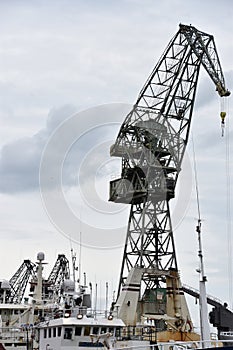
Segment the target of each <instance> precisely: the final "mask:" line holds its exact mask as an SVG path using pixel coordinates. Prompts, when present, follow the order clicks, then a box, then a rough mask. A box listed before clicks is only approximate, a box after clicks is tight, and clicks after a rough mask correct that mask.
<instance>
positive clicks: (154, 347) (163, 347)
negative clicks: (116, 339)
mask: <svg viewBox="0 0 233 350" xmlns="http://www.w3.org/2000/svg"><path fill="white" fill-rule="evenodd" d="M232 345H233V340H232V341H229V340H227V341H225V340H215V341H212V340H208V341H188V342H185V341H184V342H178V341H170V342H158V343H154V344H151V345H149V344H145V345H132V346H127V347H125V346H124V347H123V348H122V346H121V347H119V348H117V347H116V348H115V349H114V350H118V349H119V350H122V349H123V350H198V349H209V350H211V349H215V348H222V347H225V346H231V347H232Z"/></svg>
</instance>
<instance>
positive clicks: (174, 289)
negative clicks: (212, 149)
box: [110, 24, 230, 325]
mask: <svg viewBox="0 0 233 350" xmlns="http://www.w3.org/2000/svg"><path fill="white" fill-rule="evenodd" d="M201 66H204V68H205V70H206V71H207V73H208V74H209V76H210V78H211V79H212V81H213V82H214V84H215V87H216V90H217V92H218V94H219V95H220V96H221V97H224V96H229V95H230V92H229V91H228V90H227V89H226V87H225V81H224V76H223V73H222V69H221V65H220V61H219V57H218V54H217V51H216V46H215V42H214V38H213V36H212V35H209V34H206V33H203V32H201V31H199V30H198V29H196V28H195V27H193V26H191V25H190V26H187V25H182V24H180V26H179V30H178V32H177V33H176V35H175V36H174V37H173V38H172V40H171V41H170V43H169V44H168V46H167V48H166V49H165V51H164V53H163V55H162V56H161V58H160V60H159V62H158V63H157V65H156V66H155V68H154V70H153V72H152V74H151V75H150V76H149V78H148V80H147V82H146V84H145V85H144V87H143V89H142V90H141V92H140V94H139V97H138V99H137V101H136V103H135V105H134V106H133V108H132V110H131V111H130V112H129V114H128V115H127V116H126V118H125V121H124V122H123V124H122V126H121V128H120V131H119V134H118V136H117V139H116V142H115V144H114V145H113V146H112V147H111V150H110V154H111V156H116V157H121V158H122V172H121V178H119V179H116V180H114V181H111V182H110V201H113V202H116V203H128V204H130V205H131V209H130V216H129V221H128V229H127V236H126V242H125V248H124V255H123V261H122V267H121V273H120V282H119V289H118V301H119V302H118V304H119V305H118V306H119V308H120V311H119V312H120V315H122V318H123V319H124V321H125V322H126V323H127V324H129V325H131V324H135V323H136V322H137V321H138V320H139V316H140V315H142V314H146V313H147V312H146V311H148V310H147V308H148V307H149V304H150V301H149V300H152V299H153V298H152V296H153V295H154V296H155V299H156V298H157V297H158V291H159V290H160V291H161V288H162V286H163V285H164V282H166V298H167V300H168V299H169V298H170V299H171V300H172V302H171V300H170V306H169V305H167V306H166V307H165V306H164V307H162V309H161V305H162V304H161V305H160V309H159V306H158V307H157V308H156V307H155V306H153V305H152V303H151V307H152V306H153V308H154V309H153V312H152V313H159V314H162V313H167V314H169V313H170V314H172V315H178V314H179V315H181V316H180V317H182V308H183V309H184V307H183V306H182V301H179V300H178V299H179V295H181V294H182V288H181V287H182V286H181V283H180V279H179V274H178V266H177V259H176V252H175V245H174V238H173V231H172V223H171V217H170V209H169V201H170V200H171V199H172V198H174V196H175V187H176V183H177V179H178V176H179V173H180V170H181V163H182V160H183V157H184V152H185V148H186V146H187V142H188V137H189V131H190V125H191V119H192V114H193V107H194V100H195V95H196V89H197V81H198V76H199V72H200V67H201ZM142 294H143V295H142ZM122 295H124V297H123V296H122ZM129 297H130V299H129V300H127V298H129ZM151 298H152V299H151ZM162 298H163V297H162ZM143 301H144V306H143ZM140 302H141V304H140ZM145 302H147V306H145V305H146V304H145ZM130 303H131V304H130ZM123 304H124V305H127V306H128V307H129V306H130V307H131V306H132V304H134V305H135V306H134V312H135V314H134V312H132V315H131V317H130V316H129V314H130V313H129V308H128V309H127V307H126V306H125V307H126V310H125V311H121V307H122V305H123ZM136 304H137V305H136ZM139 304H140V306H139ZM185 310H186V309H185ZM148 312H149V311H148ZM184 314H185V317H186V319H187V318H189V314H188V311H185V312H184ZM135 315H136V316H135Z"/></svg>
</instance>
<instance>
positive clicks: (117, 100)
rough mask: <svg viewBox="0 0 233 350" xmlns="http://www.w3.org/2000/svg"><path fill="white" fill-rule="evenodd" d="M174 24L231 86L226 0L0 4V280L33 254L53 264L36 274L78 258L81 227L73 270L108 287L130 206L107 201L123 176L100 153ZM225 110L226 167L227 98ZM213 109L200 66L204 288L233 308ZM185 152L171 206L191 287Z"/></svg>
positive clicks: (221, 158) (189, 163) (232, 9)
mask: <svg viewBox="0 0 233 350" xmlns="http://www.w3.org/2000/svg"><path fill="white" fill-rule="evenodd" d="M179 23H184V24H192V25H194V26H195V27H197V28H198V29H200V30H202V31H204V32H207V33H210V34H213V35H214V38H215V42H216V45H217V49H218V53H219V56H220V61H221V65H222V68H223V71H224V75H225V78H226V82H227V87H228V88H229V89H231V90H233V82H232V76H233V67H232V57H233V40H232V33H233V4H232V1H231V0H221V1H219V0H218V1H217V0H205V1H203V0H189V1H184V0H165V1H157V0H117V1H113V0H108V1H107V0H105V1H104V0H99V1H94V0H92V1H91V0H86V1H81V0H74V1H72V0H69V1H67V0H64V1H58V0H56V1H49V2H48V1H23V0H22V1H10V2H9V1H0V122H1V128H0V146H1V154H0V200H1V211H0V220H1V226H0V230H1V234H0V279H1V278H6V279H9V278H10V277H11V276H12V275H13V274H14V273H15V271H16V270H17V269H18V267H19V266H20V264H21V263H22V261H23V260H24V259H27V258H29V259H31V260H32V261H35V259H36V255H37V252H39V251H44V252H45V255H46V261H47V262H48V263H49V264H50V267H45V273H46V271H50V269H51V268H52V265H53V264H54V262H55V260H56V258H57V254H59V253H64V254H66V255H67V256H68V257H69V255H70V248H71V246H72V247H73V249H74V250H75V251H76V252H77V254H78V255H79V253H80V247H79V245H78V243H77V242H79V240H80V232H81V238H82V242H83V247H82V250H81V266H82V271H83V272H84V271H85V272H87V276H88V279H89V280H91V281H93V282H94V281H97V282H98V283H99V285H100V293H101V290H102V294H103V293H104V292H103V288H104V284H105V282H106V281H108V282H109V284H110V286H111V290H112V291H113V290H114V289H117V283H118V278H119V269H120V265H121V259H122V245H123V243H124V237H125V234H126V225H127V220H128V210H129V208H128V207H127V206H126V207H124V206H121V205H115V204H112V203H109V202H108V188H109V184H108V183H109V180H111V179H112V178H114V177H116V176H117V175H118V174H119V173H120V166H119V161H118V160H115V159H110V157H109V147H110V145H111V144H112V143H113V142H114V140H115V137H116V135H117V132H118V130H119V127H120V123H121V122H122V121H123V120H124V117H125V115H126V113H127V111H128V110H130V106H131V105H132V104H133V103H134V102H135V100H136V98H137V95H138V93H139V91H140V89H141V88H142V86H143V85H144V82H145V81H146V79H147V77H148V76H149V74H150V72H151V70H152V69H153V67H154V65H155V64H156V62H157V61H158V59H159V57H160V55H161V54H162V52H163V50H164V48H165V47H166V45H167V44H168V42H169V41H170V39H171V38H172V37H173V35H174V34H175V33H176V31H177V30H178V26H179ZM224 108H226V111H227V112H229V113H228V115H227V123H228V129H229V130H228V133H229V139H230V142H229V147H230V157H229V158H230V159H229V169H230V172H231V171H232V155H231V149H232V141H231V135H232V121H231V116H232V98H229V101H228V103H227V106H226V107H224ZM219 113H220V99H219V97H218V96H217V94H216V91H215V87H214V85H213V83H212V81H210V78H209V77H208V76H207V74H206V72H205V71H204V70H203V71H202V73H201V76H200V80H199V85H198V94H197V98H196V103H195V109H194V116H193V123H192V134H193V140H194V144H195V152H196V162H197V169H198V185H199V192H200V206H201V215H202V218H203V225H202V228H203V247H204V254H205V255H204V258H205V266H206V274H207V277H208V285H207V292H208V293H209V294H211V295H214V296H216V297H218V298H220V299H222V300H224V301H228V302H230V303H231V302H232V295H230V293H231V288H229V283H232V281H230V280H229V276H230V274H229V269H230V270H231V268H232V267H231V263H232V257H231V255H230V253H229V249H228V247H229V245H230V243H231V240H232V239H233V238H232V237H231V236H230V235H229V232H230V229H231V221H230V215H229V214H228V215H227V206H226V203H227V198H228V199H229V198H230V197H227V195H226V194H227V191H229V189H230V187H232V178H231V177H230V181H228V186H227V176H226V145H227V137H225V138H222V137H221V129H220V117H219ZM228 117H229V120H228ZM67 118H68V119H67ZM190 141H191V140H190ZM191 146H192V145H191V142H190V144H189V147H188V149H187V158H186V162H185V164H184V165H183V173H182V174H181V177H180V180H179V185H178V188H177V191H176V192H177V197H178V198H179V200H177V201H176V200H174V203H172V208H173V213H174V218H173V219H174V236H175V242H176V252H177V258H178V264H179V268H180V273H181V278H182V282H183V283H186V284H189V285H191V286H193V287H196V288H197V287H198V274H197V273H196V272H195V269H196V268H197V267H198V258H197V237H196V233H195V226H196V218H197V207H196V201H195V191H194V179H193V175H192V172H193V171H192V168H193V154H192V147H191ZM51 152H52V154H53V158H52V161H51V158H49V157H48V156H49V155H50V154H51ZM42 154H43V157H42ZM41 157H42V158H41ZM40 164H41V165H40ZM40 166H41V167H40ZM40 169H41V170H40ZM39 181H41V184H40V185H39ZM60 183H62V185H61V186H60ZM229 183H230V186H229ZM182 186H183V188H184V186H185V189H186V190H187V192H186V193H187V196H186V197H185V198H183V197H182V198H180V188H181V187H182ZM58 188H59V191H57V189H58ZM190 189H191V190H190ZM58 192H59V193H58ZM178 194H179V195H178ZM232 205H233V204H232ZM99 281H101V282H99ZM191 303H192V304H194V301H191Z"/></svg>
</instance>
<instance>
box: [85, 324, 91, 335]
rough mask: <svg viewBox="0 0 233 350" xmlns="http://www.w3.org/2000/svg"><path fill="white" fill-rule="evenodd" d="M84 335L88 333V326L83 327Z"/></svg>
mask: <svg viewBox="0 0 233 350" xmlns="http://www.w3.org/2000/svg"><path fill="white" fill-rule="evenodd" d="M84 335H86V336H87V335H90V327H89V326H86V327H85V328H84Z"/></svg>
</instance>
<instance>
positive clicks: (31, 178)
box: [0, 106, 75, 193]
mask: <svg viewBox="0 0 233 350" xmlns="http://www.w3.org/2000/svg"><path fill="white" fill-rule="evenodd" d="M74 110H75V108H74V107H73V106H63V107H61V108H60V109H54V110H52V111H51V112H50V113H49V118H48V124H47V127H46V128H45V129H42V130H40V131H39V132H38V133H37V134H35V135H34V136H32V137H24V138H20V139H18V140H16V141H14V142H12V143H9V144H6V145H4V146H3V147H2V150H1V155H0V192H2V193H15V192H24V191H33V190H37V189H38V186H39V167H40V159H41V154H42V151H43V149H44V147H45V145H46V142H47V140H48V137H49V135H50V134H51V133H52V131H53V130H54V128H55V127H56V126H57V125H59V123H61V122H62V121H64V119H66V118H67V117H69V116H70V113H73V112H74Z"/></svg>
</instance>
